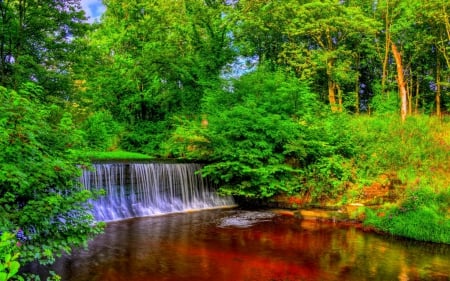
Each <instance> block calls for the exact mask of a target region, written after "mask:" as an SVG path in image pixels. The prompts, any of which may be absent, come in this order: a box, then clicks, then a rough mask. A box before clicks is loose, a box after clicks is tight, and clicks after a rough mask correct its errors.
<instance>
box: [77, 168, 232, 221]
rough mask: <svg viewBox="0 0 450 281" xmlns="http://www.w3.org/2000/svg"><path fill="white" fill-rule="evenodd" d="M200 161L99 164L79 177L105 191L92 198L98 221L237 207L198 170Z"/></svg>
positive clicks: (88, 184)
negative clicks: (220, 193) (195, 162)
mask: <svg viewBox="0 0 450 281" xmlns="http://www.w3.org/2000/svg"><path fill="white" fill-rule="evenodd" d="M201 167H202V166H201V165H200V164H193V163H189V164H182V163H169V164H168V163H97V164H93V169H89V170H84V171H83V175H82V177H81V179H80V181H81V183H82V184H83V185H84V187H85V188H86V189H90V190H100V189H102V190H104V192H105V195H102V196H100V198H98V199H97V200H95V201H93V202H92V204H93V215H94V217H95V218H96V220H98V221H115V220H122V219H127V218H133V217H142V216H152V215H159V214H167V213H174V212H185V211H190V210H201V209H211V208H221V207H228V206H234V205H235V203H234V201H233V198H232V197H223V196H219V195H218V194H217V193H216V188H215V186H214V185H212V184H211V183H210V182H209V181H208V180H207V179H205V178H203V177H202V176H201V175H200V173H199V172H198V171H199V170H200V169H201Z"/></svg>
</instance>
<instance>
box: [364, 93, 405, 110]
mask: <svg viewBox="0 0 450 281" xmlns="http://www.w3.org/2000/svg"><path fill="white" fill-rule="evenodd" d="M399 104H400V101H399V97H398V95H397V93H390V94H388V95H385V94H382V93H378V94H376V95H375V96H374V97H373V98H372V100H371V101H370V111H371V112H372V111H373V112H374V113H375V114H376V115H383V114H394V113H396V112H398V111H399Z"/></svg>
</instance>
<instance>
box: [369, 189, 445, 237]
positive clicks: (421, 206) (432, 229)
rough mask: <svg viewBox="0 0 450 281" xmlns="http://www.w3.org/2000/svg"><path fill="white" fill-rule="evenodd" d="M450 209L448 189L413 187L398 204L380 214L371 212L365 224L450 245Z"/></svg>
mask: <svg viewBox="0 0 450 281" xmlns="http://www.w3.org/2000/svg"><path fill="white" fill-rule="evenodd" d="M449 208H450V191H449V190H444V191H441V192H436V191H435V190H433V189H431V188H427V187H422V188H413V189H410V190H408V191H407V194H406V198H405V200H404V201H403V202H401V203H400V204H399V205H393V206H392V205H387V206H385V207H384V208H382V209H380V210H377V211H372V210H370V209H368V210H367V218H366V220H365V221H364V224H365V225H367V226H373V227H376V228H378V229H380V230H382V231H384V232H387V233H390V234H393V235H399V236H403V237H408V238H412V239H416V240H423V241H432V242H438V243H447V244H450V217H449V216H448V210H449Z"/></svg>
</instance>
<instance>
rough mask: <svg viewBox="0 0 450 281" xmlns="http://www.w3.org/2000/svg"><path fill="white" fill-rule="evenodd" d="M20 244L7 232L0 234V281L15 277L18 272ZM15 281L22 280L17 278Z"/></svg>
mask: <svg viewBox="0 0 450 281" xmlns="http://www.w3.org/2000/svg"><path fill="white" fill-rule="evenodd" d="M19 247H20V243H19V242H18V241H17V240H16V239H15V235H14V234H13V233H9V232H2V233H1V235H0V281H7V280H10V279H11V278H13V277H15V276H16V275H17V273H18V272H19V268H20V263H19V262H18V259H19V255H20V250H19ZM17 280H23V279H22V278H21V277H17Z"/></svg>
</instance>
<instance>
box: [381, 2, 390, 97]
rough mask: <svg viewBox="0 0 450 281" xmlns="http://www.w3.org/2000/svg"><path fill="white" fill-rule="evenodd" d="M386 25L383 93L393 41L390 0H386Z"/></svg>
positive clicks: (382, 80) (382, 78) (382, 77)
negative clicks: (390, 45) (390, 47)
mask: <svg viewBox="0 0 450 281" xmlns="http://www.w3.org/2000/svg"><path fill="white" fill-rule="evenodd" d="M385 21H386V25H385V32H386V38H385V45H384V46H385V48H384V59H383V74H382V76H381V93H383V94H384V92H385V90H386V80H387V76H388V64H389V44H390V43H391V31H390V30H391V28H390V27H391V23H390V18H389V1H386V18H385Z"/></svg>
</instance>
